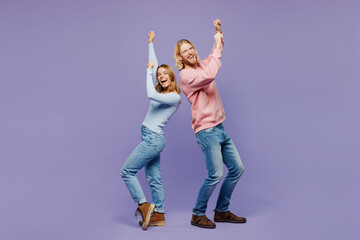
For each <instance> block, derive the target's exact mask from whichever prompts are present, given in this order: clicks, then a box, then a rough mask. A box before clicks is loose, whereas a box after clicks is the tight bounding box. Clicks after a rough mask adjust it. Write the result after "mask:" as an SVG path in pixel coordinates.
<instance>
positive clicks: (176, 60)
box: [173, 39, 200, 71]
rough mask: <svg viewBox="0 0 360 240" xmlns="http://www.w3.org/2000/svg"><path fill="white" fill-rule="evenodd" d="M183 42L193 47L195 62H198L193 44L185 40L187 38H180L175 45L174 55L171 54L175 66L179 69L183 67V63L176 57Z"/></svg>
mask: <svg viewBox="0 0 360 240" xmlns="http://www.w3.org/2000/svg"><path fill="white" fill-rule="evenodd" d="M184 43H188V44H190V45H191V46H192V47H193V48H194V50H195V58H196V62H200V58H199V56H198V54H197V51H196V48H195V46H194V44H193V43H192V42H190V41H189V40H187V39H180V40H179V41H178V42H177V43H176V45H175V49H174V56H173V57H174V60H175V67H176V68H177V70H179V71H180V70H182V69H184V67H185V65H184V63H183V62H182V61H180V60H179V59H178V58H177V56H179V55H180V48H181V46H182V45H183V44H184Z"/></svg>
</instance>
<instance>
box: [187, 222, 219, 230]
mask: <svg viewBox="0 0 360 240" xmlns="http://www.w3.org/2000/svg"><path fill="white" fill-rule="evenodd" d="M191 225H193V226H196V227H199V228H207V229H214V228H216V225H215V226H209V225H200V224H197V223H194V222H191Z"/></svg>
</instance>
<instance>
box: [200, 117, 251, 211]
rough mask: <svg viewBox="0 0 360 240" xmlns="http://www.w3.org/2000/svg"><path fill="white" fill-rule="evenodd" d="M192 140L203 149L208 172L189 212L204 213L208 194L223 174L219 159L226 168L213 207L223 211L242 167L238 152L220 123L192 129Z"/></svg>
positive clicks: (225, 209)
mask: <svg viewBox="0 0 360 240" xmlns="http://www.w3.org/2000/svg"><path fill="white" fill-rule="evenodd" d="M196 140H197V142H198V143H199V145H200V147H201V150H202V152H203V153H204V156H205V164H206V168H207V170H208V176H207V178H206V179H205V181H204V183H203V185H202V186H201V188H200V191H199V194H198V198H197V200H196V204H195V208H194V209H193V214H194V215H198V216H202V215H205V212H206V208H207V203H208V201H209V198H210V196H211V194H212V193H213V191H214V189H215V187H216V185H217V184H218V183H219V182H220V180H221V179H222V177H223V172H224V171H223V163H224V164H225V166H226V167H227V168H228V170H229V171H228V174H227V176H226V177H225V179H224V182H223V184H222V186H221V189H220V193H219V197H218V200H217V203H216V208H215V210H216V211H219V212H226V211H228V210H229V204H230V198H231V195H232V193H233V190H234V188H235V186H236V183H237V182H238V180H239V178H240V176H241V174H242V173H243V171H244V166H243V164H242V162H241V159H240V156H239V153H238V151H237V150H236V147H235V145H234V143H233V141H232V139H231V138H230V137H229V135H228V134H227V133H226V132H225V129H224V127H223V126H222V124H219V125H217V126H215V127H212V128H207V129H204V130H202V131H200V132H198V133H196Z"/></svg>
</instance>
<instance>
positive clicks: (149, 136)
mask: <svg viewBox="0 0 360 240" xmlns="http://www.w3.org/2000/svg"><path fill="white" fill-rule="evenodd" d="M141 139H142V141H141V143H140V144H139V145H138V146H137V147H136V148H135V149H134V151H133V152H132V153H131V154H130V156H129V157H128V159H127V160H126V162H125V163H124V165H123V167H122V169H121V177H122V178H123V180H124V182H125V184H126V186H127V187H128V189H129V191H130V194H131V196H132V198H133V199H134V201H135V203H137V204H141V203H144V202H146V198H145V194H144V192H143V190H142V188H141V186H140V183H139V180H138V178H137V177H136V173H137V172H138V171H139V170H140V169H141V168H143V167H145V175H146V179H147V181H148V182H149V185H150V188H151V195H152V200H153V203H154V204H155V211H156V212H160V213H163V212H164V204H165V201H164V189H163V185H162V180H161V172H160V153H161V151H162V150H163V149H164V147H165V138H164V136H163V135H162V134H159V133H156V132H154V131H151V130H150V129H149V128H147V127H145V126H144V125H143V126H142V128H141Z"/></svg>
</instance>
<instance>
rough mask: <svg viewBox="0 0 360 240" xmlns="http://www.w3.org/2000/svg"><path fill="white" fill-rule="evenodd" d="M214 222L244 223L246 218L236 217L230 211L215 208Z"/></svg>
mask: <svg viewBox="0 0 360 240" xmlns="http://www.w3.org/2000/svg"><path fill="white" fill-rule="evenodd" d="M214 221H215V222H229V223H246V218H244V217H238V216H236V215H235V214H233V213H232V212H230V211H227V212H218V211H216V210H215V215H214Z"/></svg>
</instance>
